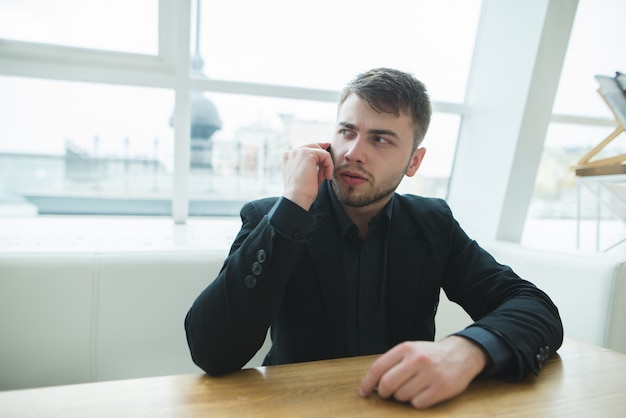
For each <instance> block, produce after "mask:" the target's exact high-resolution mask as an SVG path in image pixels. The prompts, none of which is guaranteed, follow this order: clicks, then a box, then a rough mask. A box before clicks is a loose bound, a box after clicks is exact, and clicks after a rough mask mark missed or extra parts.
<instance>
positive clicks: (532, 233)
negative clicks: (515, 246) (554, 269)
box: [523, 0, 626, 250]
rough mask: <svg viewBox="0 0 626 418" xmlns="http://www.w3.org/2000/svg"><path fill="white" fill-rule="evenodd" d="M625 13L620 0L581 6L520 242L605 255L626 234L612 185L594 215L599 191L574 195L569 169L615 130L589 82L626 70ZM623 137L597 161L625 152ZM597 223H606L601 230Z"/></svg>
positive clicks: (620, 194) (592, 0)
mask: <svg viewBox="0 0 626 418" xmlns="http://www.w3.org/2000/svg"><path fill="white" fill-rule="evenodd" d="M624 14H626V2H623V1H621V0H580V1H579V5H578V11H577V13H576V19H575V21H574V27H573V29H572V35H571V38H570V43H569V48H568V51H567V55H566V58H565V63H564V66H563V72H562V75H561V79H560V83H559V88H558V91H557V95H556V98H555V104H554V108H553V118H552V123H551V124H550V127H549V130H548V134H547V136H546V139H545V149H544V153H543V157H542V160H541V165H540V168H539V172H538V175H537V181H536V185H535V193H534V197H533V200H532V201H531V206H530V210H529V214H528V219H527V222H526V229H525V231H524V240H523V241H524V242H525V243H527V244H529V245H533V246H539V247H548V248H555V247H556V248H561V249H575V248H576V247H577V246H578V247H579V248H580V249H583V250H593V249H607V248H609V247H610V246H612V245H613V244H614V243H616V242H618V241H619V240H621V239H622V238H623V237H624V236H625V235H624V234H625V231H624V229H623V224H622V221H621V220H620V219H624V205H623V204H622V203H621V202H620V200H622V199H624V196H626V194H624V192H625V191H626V190H625V189H624V188H623V187H620V185H619V184H617V183H616V184H613V185H612V186H611V188H612V189H614V190H613V191H612V192H608V193H605V199H604V201H605V202H606V203H607V204H608V205H605V204H602V206H603V208H601V210H600V212H598V210H599V209H598V207H599V206H598V205H597V203H598V200H597V195H596V192H595V191H596V185H593V186H592V188H591V190H590V189H589V188H587V187H586V186H583V187H581V188H580V190H579V189H578V185H579V179H578V178H577V177H576V175H575V172H574V170H573V169H572V167H573V166H575V165H576V164H577V163H578V161H579V160H580V159H581V158H582V157H584V156H585V155H586V154H587V153H588V152H589V151H590V150H591V149H592V148H593V147H595V146H596V145H598V144H599V143H600V142H601V141H602V140H603V139H604V138H606V137H607V136H608V135H609V134H610V133H611V132H612V131H613V130H614V129H615V123H614V119H613V115H612V113H611V111H610V109H609V107H608V106H607V105H606V103H605V102H604V101H603V100H602V98H601V96H600V95H599V94H598V92H597V89H598V87H599V86H598V83H597V81H596V79H595V78H594V76H595V75H607V76H614V75H615V72H616V71H621V72H626V54H624V44H623V37H620V36H619V35H618V34H619V32H620V31H621V30H622V27H623V23H622V18H621V17H622V16H624ZM625 135H626V134H624V133H622V134H621V135H620V136H619V137H618V138H616V139H615V140H614V141H612V142H610V143H609V144H608V145H607V146H606V147H605V148H604V149H603V150H602V152H601V153H600V154H599V155H598V156H597V158H603V157H609V156H616V155H619V154H624V153H626V136H625ZM620 189H621V190H620ZM579 191H580V195H579V194H578V193H579ZM613 193H614V196H613V197H611V196H610V195H611V194H613ZM579 197H580V207H579V204H578V202H579ZM609 200H613V202H611V201H609ZM624 202H626V200H624ZM579 209H580V212H579ZM579 216H580V219H579ZM598 217H600V218H602V219H603V220H604V222H602V223H601V224H598V223H597V220H598ZM578 222H580V224H579V226H577V223H578ZM598 228H600V229H598ZM579 232H580V237H579V239H578V238H577V233H579ZM577 242H578V244H577Z"/></svg>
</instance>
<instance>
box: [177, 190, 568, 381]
mask: <svg viewBox="0 0 626 418" xmlns="http://www.w3.org/2000/svg"><path fill="white" fill-rule="evenodd" d="M328 193H330V187H329V185H328V182H325V183H324V185H323V186H322V188H321V189H320V193H319V195H318V197H317V199H316V201H315V202H314V204H313V206H312V207H311V209H310V213H311V214H312V215H313V227H312V228H311V230H310V231H309V232H308V234H306V235H305V236H302V234H300V233H299V232H298V231H292V232H286V231H282V232H283V233H285V234H286V235H283V234H281V233H279V232H277V230H276V229H274V228H273V227H272V226H271V225H270V223H269V219H268V216H267V214H268V213H269V212H270V210H271V209H272V207H273V206H274V204H275V203H276V201H277V198H267V199H261V200H257V201H254V202H250V203H248V204H246V205H245V206H244V207H243V208H242V210H241V219H242V227H241V230H240V231H239V234H238V235H237V237H236V239H235V241H234V243H233V245H232V247H231V250H230V253H229V256H228V257H227V259H226V260H225V262H224V266H223V268H222V270H221V272H220V273H219V275H218V277H217V278H216V279H215V280H214V281H213V282H212V283H211V284H210V285H209V286H208V287H207V288H206V289H205V290H204V291H203V292H202V293H201V294H200V295H199V296H198V298H197V299H196V300H195V302H194V303H193V305H192V307H191V309H190V310H189V312H188V313H187V317H186V318H185V329H186V332H187V341H188V344H189V347H190V351H191V355H192V358H193V360H194V362H195V363H196V364H197V365H198V366H199V367H200V368H202V369H203V370H205V371H206V372H207V373H209V374H222V373H226V372H230V371H234V370H237V369H240V368H241V367H242V366H243V365H244V364H245V363H246V362H247V361H248V360H249V359H250V358H252V356H254V354H255V353H256V352H257V351H258V350H259V349H260V347H261V346H262V344H263V342H264V339H265V336H266V333H267V330H268V328H270V326H271V337H272V347H271V350H270V352H269V353H268V355H267V357H266V359H265V363H264V364H268V365H269V364H282V363H293V362H301V361H311V360H321V359H329V358H338V357H345V356H347V355H348V354H347V348H346V341H345V338H344V335H345V334H346V318H347V311H346V308H347V306H348V303H347V294H348V290H347V284H346V278H345V277H344V273H343V263H342V259H341V254H340V247H339V236H338V233H337V231H336V229H335V228H334V225H335V223H334V220H333V215H332V211H331V207H330V202H329V197H328ZM392 205H393V207H392V217H391V225H390V231H389V244H388V273H387V290H386V292H387V293H386V298H387V303H386V306H387V315H388V318H387V320H388V326H389V333H390V342H391V346H390V347H389V348H391V347H392V346H394V345H396V344H397V343H400V342H402V341H407V340H433V339H434V335H435V323H434V318H435V314H436V312H437V306H438V304H439V292H440V289H441V288H443V289H444V291H445V292H446V294H447V296H448V298H449V299H450V300H452V301H454V302H456V303H458V304H460V305H461V306H462V307H463V308H464V309H465V310H466V311H467V312H468V313H469V315H470V316H471V317H472V318H473V319H474V321H476V322H475V323H474V324H473V325H472V326H480V327H483V328H484V329H487V330H489V331H491V332H493V333H495V334H496V335H498V336H499V337H500V338H501V339H502V341H504V343H505V344H506V345H508V346H509V347H510V349H511V350H512V352H513V354H514V362H515V368H514V370H511V371H510V373H509V376H508V377H509V378H511V379H520V378H522V377H523V376H524V375H526V373H527V372H528V371H532V372H534V373H535V374H536V373H538V371H539V368H540V367H541V365H542V363H543V361H544V360H545V358H547V356H548V355H549V354H552V353H554V352H555V351H556V349H557V348H559V347H560V345H561V343H562V339H563V328H562V324H561V320H560V317H559V314H558V310H557V308H556V307H555V306H554V304H553V303H552V301H551V300H550V298H549V297H548V296H547V295H546V294H545V293H543V292H542V291H540V290H539V289H537V288H536V287H535V286H534V285H533V284H531V283H530V282H528V281H525V280H522V279H521V278H520V277H518V276H517V275H516V274H515V273H514V272H513V271H512V270H511V268H509V267H508V266H503V265H500V264H499V263H497V262H496V261H495V260H494V259H493V257H492V256H491V255H490V254H488V253H487V252H486V251H485V250H484V249H482V248H481V247H480V246H479V245H478V244H477V243H476V242H475V241H473V240H471V239H470V238H469V237H468V236H467V235H466V234H465V232H464V231H463V230H462V229H461V227H460V226H459V224H458V223H457V221H456V220H455V219H454V218H453V216H452V213H451V211H450V209H449V207H448V206H447V204H446V203H445V202H444V201H443V200H441V199H432V198H424V197H418V196H413V195H398V194H396V195H395V196H394V199H393V203H392Z"/></svg>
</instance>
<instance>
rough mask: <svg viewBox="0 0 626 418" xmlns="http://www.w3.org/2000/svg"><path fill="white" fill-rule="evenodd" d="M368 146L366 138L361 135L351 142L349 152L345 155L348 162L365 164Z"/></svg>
mask: <svg viewBox="0 0 626 418" xmlns="http://www.w3.org/2000/svg"><path fill="white" fill-rule="evenodd" d="M366 145H367V144H366V142H365V138H363V137H362V136H361V135H359V136H357V137H356V138H355V139H353V140H352V141H350V144H349V146H348V151H347V152H346V153H345V155H344V158H345V159H346V161H350V162H355V163H364V162H365V161H366Z"/></svg>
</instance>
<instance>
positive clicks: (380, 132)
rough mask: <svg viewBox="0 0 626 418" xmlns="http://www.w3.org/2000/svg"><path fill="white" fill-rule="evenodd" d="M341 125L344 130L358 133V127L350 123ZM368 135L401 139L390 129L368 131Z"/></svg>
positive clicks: (341, 123) (340, 123)
mask: <svg viewBox="0 0 626 418" xmlns="http://www.w3.org/2000/svg"><path fill="white" fill-rule="evenodd" d="M339 125H341V126H343V127H344V128H348V129H353V130H355V131H358V129H357V127H356V125H355V124H353V123H350V122H339ZM367 133H369V134H374V135H389V136H393V137H394V138H399V136H398V134H397V133H395V132H394V131H392V130H390V129H370V130H369V131H367Z"/></svg>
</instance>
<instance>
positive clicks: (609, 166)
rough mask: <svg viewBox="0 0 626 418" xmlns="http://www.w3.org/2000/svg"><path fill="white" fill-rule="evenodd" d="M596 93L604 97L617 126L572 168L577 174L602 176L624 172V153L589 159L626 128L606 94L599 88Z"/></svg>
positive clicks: (625, 155)
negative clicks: (593, 159)
mask: <svg viewBox="0 0 626 418" xmlns="http://www.w3.org/2000/svg"><path fill="white" fill-rule="evenodd" d="M598 93H599V94H600V96H601V97H602V99H604V101H605V103H606V104H607V106H609V109H611V112H613V115H614V116H615V121H616V122H617V128H615V130H614V131H613V132H611V133H610V134H609V136H607V137H606V138H605V139H604V140H603V141H602V142H600V143H599V144H598V145H596V146H595V147H594V148H593V149H592V150H591V151H589V152H588V153H587V154H585V155H584V156H583V158H581V159H580V161H578V164H577V165H576V166H574V167H573V168H574V170H575V171H576V175H577V176H603V175H608V174H626V164H624V163H625V162H626V154H620V155H616V156H614V157H609V158H602V159H599V160H595V161H591V159H592V158H593V157H595V156H596V155H597V154H598V153H599V152H600V151H602V149H603V148H604V147H606V146H607V145H608V144H609V143H610V142H611V141H613V140H614V139H615V138H617V137H618V136H619V134H621V133H622V132H624V131H625V130H626V129H625V128H624V125H623V124H622V122H620V119H621V118H620V117H619V115H618V114H617V112H616V111H615V110H614V109H613V106H612V105H611V103H610V102H609V100H608V99H607V97H606V95H605V94H604V93H603V91H602V90H601V89H598Z"/></svg>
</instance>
